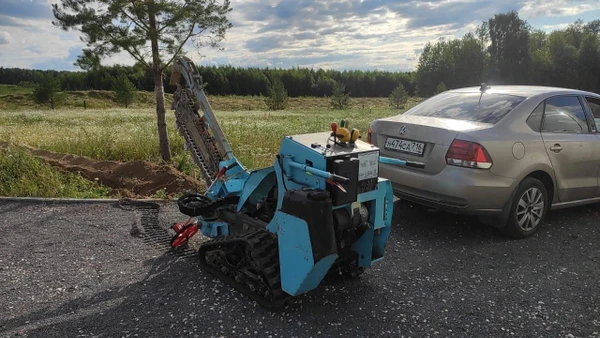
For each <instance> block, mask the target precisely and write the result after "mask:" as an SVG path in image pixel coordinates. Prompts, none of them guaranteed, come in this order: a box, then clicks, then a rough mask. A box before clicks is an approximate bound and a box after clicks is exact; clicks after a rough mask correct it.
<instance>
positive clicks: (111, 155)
mask: <svg viewBox="0 0 600 338" xmlns="http://www.w3.org/2000/svg"><path fill="white" fill-rule="evenodd" d="M415 103H416V101H411V102H409V104H408V105H407V107H409V106H412V105H414V104H415ZM313 106H318V104H313ZM215 111H216V115H217V119H218V121H219V123H220V125H221V127H222V129H223V131H224V133H225V135H226V137H227V139H228V140H229V142H230V143H231V146H232V148H233V150H234V152H235V154H236V156H237V157H238V158H239V159H240V160H241V161H242V163H243V164H244V165H245V166H246V167H248V168H250V169H257V168H261V167H265V166H269V165H272V163H273V160H274V158H275V154H276V153H277V151H278V149H279V146H280V143H281V140H282V138H283V137H284V136H286V135H294V134H302V133H312V132H321V131H328V130H329V126H330V124H331V122H333V121H337V122H339V121H340V120H342V119H344V120H349V121H350V127H354V128H358V129H360V131H361V133H362V134H363V135H366V130H367V128H368V125H369V123H370V122H371V121H372V120H373V119H376V118H380V117H384V116H390V115H395V114H398V113H400V112H399V111H397V110H391V109H389V108H378V109H373V108H370V107H369V106H368V105H367V106H366V108H365V109H362V106H358V107H357V108H354V109H350V110H345V111H333V110H327V109H321V108H313V109H293V110H287V111H278V112H269V111H261V110H252V111H244V110H237V111H219V110H216V109H215ZM167 127H168V132H169V139H170V142H171V150H172V154H173V164H175V165H176V166H177V167H178V168H179V169H180V170H183V171H184V172H186V173H188V174H194V171H195V170H196V168H195V166H194V165H193V164H192V162H191V160H190V156H189V154H188V153H187V152H185V151H184V142H183V139H182V138H181V137H180V136H179V134H178V133H177V132H176V130H175V119H174V115H173V113H172V112H171V111H167ZM156 129H157V128H156V117H155V111H154V109H153V108H134V109H122V108H111V109H87V110H83V109H60V110H55V111H48V110H29V111H27V110H0V141H9V142H12V143H15V144H23V145H30V146H33V147H38V148H42V149H47V150H52V151H57V152H62V153H69V154H75V155H82V156H88V157H91V158H94V159H99V160H117V161H133V160H149V161H154V162H160V161H161V160H160V154H159V152H158V134H157V131H156Z"/></svg>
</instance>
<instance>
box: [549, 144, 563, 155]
mask: <svg viewBox="0 0 600 338" xmlns="http://www.w3.org/2000/svg"><path fill="white" fill-rule="evenodd" d="M550 150H552V151H553V152H555V153H560V151H561V150H562V147H561V146H560V144H558V143H556V144H555V145H553V146H552V147H550Z"/></svg>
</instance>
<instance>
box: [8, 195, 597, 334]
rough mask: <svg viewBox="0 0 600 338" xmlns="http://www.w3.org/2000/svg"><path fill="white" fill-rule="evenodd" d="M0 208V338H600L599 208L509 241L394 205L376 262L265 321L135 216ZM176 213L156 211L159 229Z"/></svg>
mask: <svg viewBox="0 0 600 338" xmlns="http://www.w3.org/2000/svg"><path fill="white" fill-rule="evenodd" d="M0 203H1V204H0V304H2V305H1V306H0V336H2V337H4V336H27V337H135V336H137V337H179V336H192V337H221V336H223V337H238V336H259V337H319V336H322V337H332V336H349V337H405V336H406V337H408V336H417V337H424V336H433V337H436V336H439V337H447V336H458V337H542V336H543V337H600V312H599V311H600V310H599V308H600V247H599V245H600V217H599V213H600V206H587V207H578V208H574V209H569V210H562V211H556V212H552V213H550V214H549V216H548V221H547V223H546V225H545V227H544V228H543V229H541V230H540V232H539V233H538V234H537V235H535V236H534V237H532V238H530V239H526V240H518V241H517V240H511V239H508V238H506V237H504V236H502V235H501V234H500V233H499V232H498V231H497V230H495V229H493V228H490V227H486V226H485V225H482V224H480V223H479V222H477V221H476V220H473V219H469V218H465V217H460V216H454V215H449V214H446V213H434V212H427V211H425V210H422V209H420V208H412V207H410V206H407V205H405V204H403V203H402V202H399V203H397V207H396V209H395V222H394V224H395V225H394V227H393V229H392V234H391V238H390V240H389V242H388V243H389V244H388V252H387V257H386V259H385V260H384V261H383V262H381V263H380V264H378V265H377V266H376V267H373V268H372V269H370V270H368V271H367V272H365V273H364V274H363V275H362V276H361V277H360V278H358V279H356V280H352V281H348V282H345V283H337V284H329V285H323V286H321V287H320V288H319V289H318V290H315V291H313V292H311V293H310V294H308V295H305V296H302V297H299V298H298V299H297V300H296V301H295V302H294V303H293V304H292V305H290V306H289V307H288V308H286V309H284V310H283V311H280V312H274V313H273V312H268V311H265V310H263V309H261V308H259V307H257V306H256V305H255V303H253V302H251V301H249V300H248V299H246V298H245V297H244V296H242V295H240V294H238V293H237V292H235V291H232V289H231V288H230V287H228V286H227V285H225V284H223V283H221V282H218V281H216V280H215V279H213V278H212V277H211V276H209V275H207V274H206V273H204V272H202V271H199V270H198V268H197V266H196V264H195V260H194V258H195V257H194V256H193V255H176V254H173V253H168V252H167V246H166V245H165V244H161V243H159V240H156V238H159V239H160V237H161V236H163V237H164V236H165V234H164V233H163V234H161V229H158V228H153V229H150V228H144V227H143V226H141V224H140V218H139V217H140V215H141V214H140V213H139V212H135V211H131V210H123V209H122V208H118V207H115V206H113V205H110V204H92V205H87V204H83V205H81V204H80V205H66V204H32V203H7V202H0ZM142 216H143V215H142ZM181 216H182V215H180V214H179V213H178V212H177V210H175V208H174V206H173V205H170V204H168V205H162V206H161V209H160V213H159V221H160V225H161V226H162V227H163V228H168V227H169V225H170V224H171V223H172V222H173V221H179V220H182V219H183V218H182V217H181ZM144 217H146V216H144ZM132 230H133V231H132ZM139 231H141V232H142V235H140V234H138V232H139ZM143 234H146V237H143ZM152 234H153V236H154V239H152V238H150V237H148V236H150V235H152ZM197 237H199V236H197ZM197 240H199V238H196V241H194V242H192V243H191V244H190V246H191V247H192V248H194V246H195V245H197V244H198V242H197Z"/></svg>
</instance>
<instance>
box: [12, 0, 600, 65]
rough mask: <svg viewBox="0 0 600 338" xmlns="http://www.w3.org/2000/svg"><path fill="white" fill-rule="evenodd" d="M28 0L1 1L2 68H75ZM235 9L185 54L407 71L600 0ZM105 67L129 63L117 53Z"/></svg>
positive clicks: (240, 4)
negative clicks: (480, 28) (449, 45)
mask: <svg viewBox="0 0 600 338" xmlns="http://www.w3.org/2000/svg"><path fill="white" fill-rule="evenodd" d="M32 1H37V2H38V5H39V4H42V5H43V6H46V8H47V10H48V12H47V13H46V14H44V12H43V10H42V9H43V6H42V7H40V6H35V11H33V9H32V11H31V12H28V11H27V8H26V7H23V6H18V5H19V4H20V3H22V1H21V0H0V32H1V33H0V43H3V44H2V48H0V64H1V65H3V66H8V67H24V68H31V67H41V66H44V67H48V68H52V67H56V68H58V67H60V68H62V69H75V66H73V61H75V56H76V54H77V52H79V50H80V49H81V48H83V47H84V44H83V43H82V42H81V41H80V40H79V34H78V33H76V32H64V31H62V30H60V29H58V28H57V27H54V26H53V25H52V24H51V22H50V21H51V19H52V14H51V11H50V8H49V3H50V1H51V0H32ZM52 2H55V0H52ZM3 6H4V7H3ZM232 7H233V11H232V12H231V13H230V15H229V17H228V19H229V20H230V21H231V22H232V23H233V24H234V27H233V28H232V29H231V30H230V31H228V32H227V35H226V40H225V41H223V42H222V46H223V47H224V50H223V51H218V50H215V49H210V48H208V47H205V48H202V49H201V50H200V51H196V50H194V49H193V48H190V49H188V52H189V56H190V57H192V59H194V60H196V61H198V62H201V63H203V64H212V65H224V64H231V65H234V66H240V67H247V66H260V67H266V66H269V67H291V66H303V67H314V68H319V67H321V68H336V69H357V68H359V69H387V70H411V69H414V67H415V66H416V64H417V62H418V57H419V55H420V53H421V52H422V49H423V47H424V45H425V44H426V43H427V42H428V41H436V40H437V39H439V38H441V37H444V38H446V39H449V38H454V37H461V36H463V35H464V34H465V33H467V32H469V31H473V30H474V29H475V27H476V26H477V25H479V24H480V23H481V21H483V20H487V19H488V18H490V17H491V16H493V15H494V14H496V13H504V12H506V11H508V10H512V9H515V10H519V14H520V16H521V17H522V18H526V19H527V20H529V19H530V18H534V19H535V21H536V22H538V23H540V24H538V25H537V26H536V27H539V28H541V29H544V30H551V29H558V28H561V27H564V25H566V24H567V23H570V22H572V21H574V19H573V18H572V16H573V15H580V14H582V13H583V14H585V13H586V11H587V12H588V13H589V11H590V10H600V4H599V3H598V0H554V1H547V0H521V1H517V2H513V1H512V0H494V1H487V0H430V1H428V2H423V1H417V0H372V1H361V0H329V1H317V0H268V1H263V0H234V1H232ZM4 8H6V9H5V10H4V11H3V9H4ZM563 17H568V18H564V19H563ZM11 37H12V39H11ZM103 63H104V64H112V63H121V64H132V63H133V60H132V58H131V57H129V56H128V55H127V54H126V53H120V54H118V55H115V56H113V57H111V58H109V59H106V60H103Z"/></svg>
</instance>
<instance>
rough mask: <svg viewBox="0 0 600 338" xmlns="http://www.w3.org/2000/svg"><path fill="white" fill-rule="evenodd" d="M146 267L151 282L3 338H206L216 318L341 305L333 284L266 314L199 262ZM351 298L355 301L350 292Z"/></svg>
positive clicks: (35, 317) (5, 324)
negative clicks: (186, 336) (187, 335)
mask: <svg viewBox="0 0 600 338" xmlns="http://www.w3.org/2000/svg"><path fill="white" fill-rule="evenodd" d="M144 265H146V266H147V267H148V268H149V271H148V273H147V274H146V275H145V277H144V278H142V279H141V280H138V281H136V282H134V283H132V284H129V285H127V286H126V287H122V288H110V287H109V288H107V289H105V290H103V291H100V292H97V293H95V294H92V295H89V296H81V297H78V298H74V299H71V300H68V301H66V302H64V303H62V304H61V305H59V306H58V307H46V308H43V309H40V310H37V311H33V312H30V313H28V314H27V315H24V316H20V317H16V318H13V319H9V320H0V335H7V336H14V335H26V336H31V337H55V336H56V337H67V336H73V334H74V333H76V331H74V330H79V331H80V333H82V334H83V333H85V334H91V335H108V336H113V335H114V334H117V335H118V336H120V335H121V333H128V334H136V335H138V336H153V337H157V336H158V337H168V336H177V335H178V334H177V333H178V332H179V333H182V334H183V332H180V331H179V330H186V332H193V331H194V332H197V333H198V334H199V335H200V336H203V335H204V336H206V335H207V334H208V333H206V332H207V331H208V332H210V330H214V329H215V325H222V324H220V323H215V322H214V320H212V319H214V318H215V316H221V317H222V318H223V319H226V318H227V317H228V316H229V314H231V315H232V316H237V315H234V314H238V313H245V316H246V319H247V320H250V319H252V318H261V317H262V318H264V317H265V316H268V317H271V318H279V317H280V316H281V314H282V313H288V314H289V313H295V312H300V311H306V310H307V307H310V308H313V309H315V310H316V311H317V312H318V313H320V314H321V315H325V314H327V313H328V312H329V311H331V310H332V308H331V307H332V306H331V305H330V306H327V304H328V303H329V304H334V302H335V299H336V298H337V299H339V295H336V294H335V293H332V292H331V289H330V288H331V285H332V284H330V285H322V286H320V287H319V288H318V289H317V290H316V292H315V293H314V294H311V295H309V296H306V295H303V296H300V297H295V298H294V299H293V300H292V301H291V302H290V303H289V304H288V305H286V306H285V307H284V308H281V309H277V310H266V309H263V308H261V307H260V306H259V305H258V304H257V303H256V302H254V301H252V300H250V299H248V298H247V297H246V296H244V295H243V294H241V293H239V292H237V291H236V290H234V289H233V288H232V287H230V286H229V285H226V284H225V283H223V282H221V281H219V280H218V279H217V278H215V277H213V276H212V275H210V274H208V273H206V272H204V271H202V270H200V268H199V267H198V265H197V264H196V260H195V259H193V258H190V257H177V256H175V255H172V254H171V253H169V252H166V253H165V254H163V255H162V256H159V257H157V258H153V259H149V260H147V261H145V263H144ZM360 283H361V282H360V279H354V280H353V281H350V282H348V281H346V282H345V286H346V287H348V286H350V287H352V285H354V286H356V285H360ZM333 284H336V283H333ZM365 288H367V286H365ZM345 293H348V294H349V295H350V292H349V291H345ZM309 298H310V299H309ZM307 300H308V301H307ZM323 305H325V306H323ZM334 305H335V304H334ZM205 317H206V318H205ZM186 318H187V319H188V320H186ZM174 327H175V328H174ZM109 332H110V333H109ZM85 334H84V335H85Z"/></svg>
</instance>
